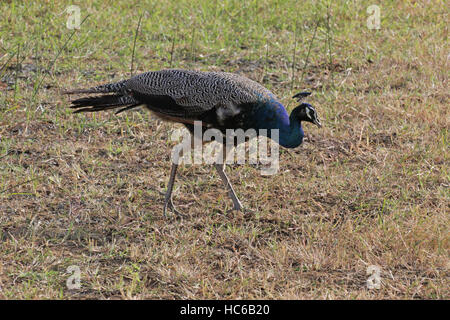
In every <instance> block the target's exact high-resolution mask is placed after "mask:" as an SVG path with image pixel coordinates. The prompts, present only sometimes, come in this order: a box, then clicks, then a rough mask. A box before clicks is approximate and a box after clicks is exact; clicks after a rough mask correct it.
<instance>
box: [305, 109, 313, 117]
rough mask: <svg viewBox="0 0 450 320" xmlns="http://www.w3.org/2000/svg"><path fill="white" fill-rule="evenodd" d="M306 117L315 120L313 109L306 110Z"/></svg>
mask: <svg viewBox="0 0 450 320" xmlns="http://www.w3.org/2000/svg"><path fill="white" fill-rule="evenodd" d="M306 115H307V116H308V118H310V119H311V120H313V118H312V116H311V109H310V108H308V107H307V108H306Z"/></svg>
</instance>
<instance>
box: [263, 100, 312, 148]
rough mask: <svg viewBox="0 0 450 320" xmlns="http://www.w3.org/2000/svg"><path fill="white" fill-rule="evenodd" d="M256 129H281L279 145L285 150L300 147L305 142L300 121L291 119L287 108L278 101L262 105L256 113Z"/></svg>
mask: <svg viewBox="0 0 450 320" xmlns="http://www.w3.org/2000/svg"><path fill="white" fill-rule="evenodd" d="M255 116H256V117H255V118H256V124H255V125H256V127H257V128H260V129H268V136H269V137H271V134H270V129H279V144H280V145H281V146H283V147H285V148H295V147H298V146H299V145H300V144H301V143H302V141H303V136H304V133H303V129H302V125H301V123H300V121H298V120H297V119H291V118H290V117H289V115H288V113H287V111H286V109H285V107H284V106H283V105H282V104H281V103H279V102H278V101H275V100H272V101H269V102H264V103H262V104H261V105H260V106H259V108H257V111H256V115H255Z"/></svg>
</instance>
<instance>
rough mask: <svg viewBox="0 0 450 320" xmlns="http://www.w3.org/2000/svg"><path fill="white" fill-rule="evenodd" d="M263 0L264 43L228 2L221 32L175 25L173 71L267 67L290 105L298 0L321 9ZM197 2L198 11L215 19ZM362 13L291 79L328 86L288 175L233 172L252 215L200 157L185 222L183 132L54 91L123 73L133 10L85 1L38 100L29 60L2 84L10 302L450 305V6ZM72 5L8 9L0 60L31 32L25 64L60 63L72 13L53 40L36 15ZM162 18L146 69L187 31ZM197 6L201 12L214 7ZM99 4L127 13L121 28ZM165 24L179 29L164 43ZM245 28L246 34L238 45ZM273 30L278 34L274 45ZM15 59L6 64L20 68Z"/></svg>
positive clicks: (284, 154) (0, 169)
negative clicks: (374, 282)
mask: <svg viewBox="0 0 450 320" xmlns="http://www.w3.org/2000/svg"><path fill="white" fill-rule="evenodd" d="M261 3H262V4H261V7H262V8H264V6H266V7H265V8H271V9H270V11H264V10H259V11H258V10H256V9H255V12H257V15H256V16H257V17H259V18H260V19H262V22H261V24H262V26H263V27H264V30H265V34H262V35H261V39H260V40H258V39H256V40H255V38H254V37H253V36H251V35H248V38H246V37H247V33H245V32H243V31H242V30H244V31H245V30H249V28H250V27H249V26H248V25H247V24H246V23H247V22H246V21H245V19H246V18H245V17H243V16H240V14H239V11H238V10H237V7H235V5H232V4H230V5H229V8H227V12H228V13H229V14H230V15H231V16H233V15H234V16H233V17H237V18H233V19H231V18H227V17H228V16H227V15H226V14H225V13H223V12H222V13H223V15H219V18H217V21H215V22H214V23H213V22H211V23H212V24H216V25H217V26H218V28H219V29H220V28H222V29H220V30H225V31H222V32H223V34H222V35H221V36H220V37H219V38H218V40H217V41H218V42H217V43H216V42H213V43H211V40H209V41H210V42H208V41H207V40H206V38H204V34H203V33H201V30H203V29H202V28H204V29H205V30H213V28H214V26H213V25H210V24H209V22H208V23H204V24H203V25H202V26H198V28H199V29H198V30H199V31H197V36H196V38H194V40H195V41H191V35H192V28H191V27H190V25H183V26H179V28H180V29H181V30H178V33H177V35H178V37H179V38H180V39H179V41H178V40H177V42H176V46H175V50H176V52H175V53H176V55H175V56H174V58H175V59H174V64H175V65H176V66H178V67H185V68H198V69H202V70H217V69H220V70H227V71H237V72H242V73H243V74H246V75H247V76H249V77H251V78H253V79H257V80H260V79H263V82H264V84H265V85H267V86H269V87H270V88H271V89H272V90H273V91H274V92H276V94H277V95H278V96H279V97H280V98H281V99H282V101H283V102H285V104H286V105H288V106H289V107H290V108H292V107H293V106H294V104H293V101H291V99H290V96H292V94H293V92H291V91H290V83H291V82H290V81H291V79H290V74H291V68H290V63H292V62H291V61H290V60H289V59H290V58H291V53H292V48H293V45H292V44H293V35H292V33H289V32H288V31H289V30H291V29H289V28H290V26H292V21H293V20H292V19H293V17H295V16H296V15H297V14H299V12H304V13H305V15H304V17H308V19H306V18H305V21H304V23H305V26H308V24H310V25H311V26H312V25H313V23H312V22H311V21H314V17H315V16H314V15H313V14H312V13H311V12H310V11H308V10H310V9H311V7H314V6H313V5H312V4H310V3H309V4H308V6H306V7H303V6H302V7H299V5H298V4H297V5H296V4H294V3H291V4H289V3H286V4H285V5H279V6H275V5H274V6H272V5H271V2H270V1H266V2H261ZM200 4H203V5H204V6H205V8H206V9H204V11H202V12H203V15H206V16H208V15H214V12H217V11H214V10H215V9H214V7H213V6H212V7H210V5H208V4H205V3H204V2H203V1H199V2H198V4H196V5H197V6H200ZM370 4H371V3H370ZM368 5H369V4H366V3H364V4H363V3H361V4H358V5H354V6H353V7H351V8H343V7H340V5H338V4H334V5H333V6H332V8H331V11H332V13H333V19H334V20H333V21H334V24H333V29H332V30H333V35H332V36H333V52H332V61H333V65H332V66H330V65H328V53H327V52H326V51H325V48H326V46H324V45H323V43H324V38H325V36H324V30H325V28H322V27H321V30H320V32H319V33H318V34H319V36H318V39H317V44H316V45H315V46H314V47H313V50H312V53H311V59H310V63H309V65H308V66H307V69H306V70H307V72H306V75H305V82H304V83H299V82H298V80H297V82H295V83H294V84H295V87H294V88H295V89H294V90H296V91H300V90H302V89H305V88H307V89H308V88H312V89H313V90H314V95H313V96H312V97H310V98H309V100H308V101H309V102H311V103H312V104H313V105H315V106H316V107H317V109H318V111H319V114H320V115H321V118H322V122H323V124H324V128H322V129H320V130H319V129H317V128H315V127H312V126H309V125H308V124H306V125H304V127H305V132H306V139H305V142H304V144H303V145H302V146H301V147H300V148H298V149H296V150H282V151H281V155H280V171H279V173H278V174H277V175H274V176H270V177H262V176H261V175H260V174H259V169H258V168H256V167H254V166H250V165H243V166H238V165H232V166H229V167H228V169H227V172H228V174H229V176H230V179H231V181H232V183H233V185H234V186H235V189H236V191H237V193H238V195H240V197H241V198H242V200H243V203H244V206H246V207H247V208H250V209H251V210H252V211H251V212H245V213H240V212H232V211H229V209H230V208H231V201H230V200H229V199H228V197H227V194H226V192H225V191H224V190H223V188H222V184H221V181H220V180H219V178H218V177H217V175H216V174H215V172H214V171H213V170H212V168H210V167H207V166H186V167H182V168H181V169H180V171H179V175H178V178H177V183H176V189H175V194H174V202H175V204H176V205H177V207H178V209H180V210H181V211H183V212H184V213H186V214H187V217H186V218H184V219H181V220H180V219H169V220H166V219H164V218H163V216H162V205H163V196H162V194H161V193H162V192H164V191H165V187H166V183H167V180H168V173H169V169H170V164H171V163H170V158H169V157H170V150H171V149H170V147H171V143H169V142H168V136H169V134H170V132H171V130H172V129H173V128H174V126H173V125H172V124H166V123H162V122H160V121H159V120H157V119H155V118H153V117H152V116H151V115H149V113H147V112H145V111H143V110H140V111H137V112H131V113H128V114H123V115H120V116H114V115H113V114H109V113H103V114H96V115H73V114H71V113H70V112H69V111H68V110H67V105H68V103H67V100H66V99H65V97H62V96H61V95H60V94H59V90H60V89H61V88H71V87H74V86H75V87H82V86H85V85H86V84H87V83H88V84H89V85H94V84H97V83H103V82H106V81H110V79H111V78H112V77H113V78H114V79H120V78H122V77H126V76H127V70H128V62H129V58H130V57H129V52H130V50H129V47H127V46H129V44H130V43H132V41H133V32H132V31H131V30H134V28H135V25H136V21H137V18H136V17H135V16H134V15H133V13H132V12H131V9H130V8H127V7H125V6H124V5H120V6H122V8H121V9H118V8H109V9H108V10H109V11H105V12H103V11H101V10H100V9H99V8H97V7H96V6H94V5H93V4H92V5H90V6H88V5H86V6H87V7H88V8H89V10H90V12H91V13H93V16H91V17H90V18H89V19H88V20H87V22H86V25H85V26H83V28H82V29H81V30H80V32H79V36H78V40H74V41H76V42H75V43H76V45H72V46H69V48H68V49H67V50H64V51H63V54H62V55H61V57H60V59H59V60H58V62H57V63H56V65H55V67H54V68H53V69H52V70H51V72H50V73H49V75H48V76H47V77H46V79H45V81H44V84H45V85H46V86H47V88H46V87H45V86H44V87H43V88H42V89H41V90H39V92H38V94H37V97H36V101H35V102H33V101H30V97H31V95H32V91H33V82H31V80H30V79H33V77H34V76H35V74H34V73H33V72H31V73H29V74H26V73H25V71H26V70H25V71H23V73H22V75H24V74H25V75H26V77H25V78H19V80H18V82H17V83H18V89H16V90H13V87H14V86H13V85H11V84H9V88H10V89H9V90H7V87H8V83H7V79H6V78H3V82H0V85H2V86H3V87H4V91H3V93H2V96H1V99H0V103H1V105H0V137H1V145H0V157H1V159H0V178H1V183H0V239H1V243H0V252H1V259H0V298H4V299H12V298H16V299H35V298H52V299H53V298H62V299H87V298H100V299H102V298H130V299H142V298H150V299H160V298H163V299H164V298H167V299H174V298H175V299H185V298H188V299H240V298H247V299H324V298H326V299H448V297H449V271H448V267H449V262H448V261H449V260H448V259H449V242H448V241H449V237H448V223H449V219H448V212H449V176H448V163H449V156H448V155H449V153H448V128H449V118H450V115H449V113H450V112H449V108H448V105H449V101H448V98H449V94H448V57H447V53H448V52H447V51H448V46H447V45H446V39H447V35H448V27H447V25H446V24H445V23H442V22H440V21H441V20H440V19H442V18H443V17H447V13H446V12H448V11H445V7H444V5H443V4H441V5H434V4H433V5H431V4H430V5H424V4H420V3H419V4H418V5H415V6H414V4H412V3H408V2H405V3H402V4H391V5H384V6H383V7H382V14H383V20H382V29H381V30H379V31H374V30H368V29H367V28H366V27H365V19H366V13H365V9H366V7H367V6H368ZM54 6H56V5H54ZM161 6H163V5H161ZM166 6H177V4H176V3H175V2H174V3H170V4H166ZM290 6H292V7H290ZM100 7H101V5H100ZM102 8H103V7H102ZM183 8H184V7H183ZM233 8H234V9H236V12H238V13H236V12H235V11H233ZM314 8H315V7H314ZM318 8H319V9H317V10H319V11H318V12H319V13H321V16H323V11H320V10H322V9H320V7H318ZM63 9H64V5H60V6H58V7H53V8H49V7H42V6H41V5H40V4H34V5H33V6H31V5H30V6H29V7H28V9H26V10H28V11H27V12H26V13H23V12H22V11H21V10H25V9H24V8H20V6H18V5H17V6H16V7H15V8H12V7H11V6H10V5H7V4H2V5H1V6H0V10H1V11H2V12H5V16H7V19H6V20H7V21H8V23H9V28H10V29H9V31H10V32H9V33H7V32H3V33H1V34H0V35H1V42H0V45H1V46H0V56H3V58H2V60H0V66H1V65H3V63H5V61H6V59H7V58H6V56H4V55H5V53H7V52H12V51H14V49H15V48H16V46H15V45H12V44H11V45H7V43H6V41H7V40H8V39H10V37H14V39H15V40H16V41H17V43H21V44H22V45H23V46H24V47H26V46H25V44H26V43H31V45H29V46H28V48H25V49H23V55H22V57H23V58H24V59H25V60H24V61H23V64H26V63H28V64H32V65H38V66H39V67H40V68H45V66H48V62H49V61H51V60H52V58H51V57H54V55H55V53H56V49H51V48H54V47H53V46H52V45H51V44H50V43H56V47H57V48H59V47H58V46H59V45H60V40H58V41H56V40H55V41H53V40H52V39H53V38H55V39H58V38H57V36H58V35H59V36H61V35H60V33H62V34H63V35H64V37H66V38H67V36H68V34H70V32H69V31H67V30H64V29H63V28H62V29H61V27H58V23H62V24H63V23H64V17H60V18H57V19H56V18H55V20H52V21H53V22H52V23H53V24H54V26H53V25H51V24H50V22H48V24H47V26H48V28H49V30H51V32H48V33H46V35H47V37H48V38H45V39H44V40H45V41H44V40H43V41H40V40H39V39H40V36H39V35H40V32H41V31H40V30H41V29H40V27H39V22H40V21H48V20H46V19H44V18H43V17H45V15H46V14H51V15H52V14H53V13H54V12H58V13H59V12H60V11H62V10H63ZM103 9H104V8H103ZM447 9H448V8H447ZM180 10H181V9H180ZM183 10H185V9H183ZM208 10H209V11H208ZM277 10H279V11H280V12H281V11H283V10H284V11H283V12H285V14H284V15H283V14H281V13H279V12H278V11H277ZM290 10H292V11H293V12H294V13H291V11H290ZM302 10H303V11H302ZM352 10H353V11H352ZM13 11H14V12H13ZM154 12H155V13H150V15H153V16H152V17H148V16H146V17H145V18H144V20H143V25H142V31H141V36H140V37H139V39H140V40H138V41H141V45H140V46H139V47H138V48H137V50H136V52H137V57H136V61H137V63H138V68H139V70H140V71H145V70H150V69H159V68H162V67H167V65H166V64H167V61H168V59H169V58H168V54H167V52H168V50H170V48H171V46H172V42H171V41H170V32H175V28H170V27H167V26H168V25H169V26H171V23H172V22H174V21H173V20H172V19H169V18H167V17H166V18H165V16H164V14H163V12H166V11H164V10H163V9H160V11H158V10H156V9H155V11H154ZM171 12H175V11H171ZM180 12H181V11H180ZM183 12H184V11H183ZM187 12H188V13H186V14H187V15H189V14H192V15H193V17H194V18H195V17H197V19H199V20H198V21H200V20H201V18H200V17H201V15H202V13H201V11H195V10H194V11H192V12H194V13H192V12H191V11H189V10H187ZM189 12H191V13H189ZM205 12H206V13H205ZM267 12H269V13H267ZM8 13H9V14H8ZM32 13H33V14H34V15H32ZM165 14H166V15H167V16H168V17H170V13H165ZM177 14H182V13H177ZM105 15H106V16H111V17H116V18H117V19H118V18H119V17H120V18H123V19H118V20H120V22H117V23H116V24H115V22H114V23H113V22H112V20H114V19H111V20H105V19H106V18H105ZM275 16H278V18H275V19H273V17H275ZM281 16H283V17H284V18H285V19H286V21H287V22H286V23H287V26H286V25H283V24H281V23H280V22H279V19H281ZM355 16H356V17H357V18H355ZM407 16H408V17H407ZM127 17H128V18H129V19H125V18H127ZM133 17H134V18H133ZM41 19H43V20H41ZM152 19H153V20H152ZM155 19H160V20H157V21H159V24H158V23H157V22H155ZM164 19H168V20H164ZM229 19H231V20H229ZM236 19H241V20H236ZM277 19H278V20H277ZM289 19H291V20H289ZM355 19H356V20H355ZM148 20H152V21H153V23H152V24H149V23H147V24H146V22H145V21H148ZM445 20H446V19H444V21H445ZM102 21H107V22H105V23H106V24H107V25H105V26H102V25H101V24H102V23H101V22H102ZM208 21H209V20H208ZM20 23H22V26H23V29H20V26H19V25H20ZM97 23H98V24H99V25H97V26H95V25H96V24H97ZM164 23H166V24H164ZM174 23H175V22H174ZM110 24H112V26H111V25H110ZM200 24H201V23H200V22H198V25H200ZM0 25H1V26H2V27H3V26H4V25H5V24H4V23H3V22H1V24H0ZM63 25H64V24H63ZM155 25H156V26H155ZM127 26H128V27H127ZM133 26H134V27H133ZM162 26H166V27H167V30H169V31H167V32H168V33H166V34H164V37H158V35H159V34H162V33H161V29H163V27H162ZM84 28H85V29H84ZM152 28H156V29H152ZM183 28H185V29H183ZM286 28H287V29H286ZM54 29H55V30H54ZM45 30H47V29H45ZM89 30H92V33H89ZM99 30H100V31H99ZM183 31H184V32H183ZM210 32H212V31H210ZM249 32H250V31H249ZM312 32H313V30H312V28H309V29H308V28H306V27H305V29H304V30H303V33H302V37H303V38H304V39H305V41H304V42H303V43H299V44H298V48H299V52H298V53H297V57H298V59H299V60H298V61H297V65H296V73H297V75H300V74H301V72H302V68H303V66H304V63H303V62H304V57H305V56H306V50H307V45H306V40H309V39H310V38H311V36H312ZM236 34H240V35H241V37H242V40H241V42H240V43H235V42H232V41H231V40H230V39H233V36H235V35H236ZM118 35H120V37H119V36H118ZM266 36H267V37H271V38H272V39H274V38H277V39H279V41H280V42H279V43H278V42H277V43H271V49H270V51H269V55H268V57H265V49H264V45H265V43H266V40H265V37H266ZM108 37H109V38H108ZM165 37H168V38H169V40H167V39H168V38H165ZM66 38H63V39H66ZM76 38H77V37H76ZM122 38H126V39H125V40H124V39H122ZM20 41H22V42H20ZM52 41H53V42H52ZM83 41H84V42H83ZM111 43H114V45H115V46H113V47H112V46H111V45H110V44H111ZM223 44H225V45H226V47H225V48H226V49H225V50H222V51H220V49H221V48H222V45H223ZM244 44H247V45H244ZM157 45H158V46H163V49H161V50H160V49H156V48H157ZM192 45H194V46H195V48H194V49H195V50H193V49H192ZM33 46H36V48H37V49H36V50H37V51H38V52H41V53H42V55H41V56H40V59H37V58H33V56H35V55H33V50H34V49H33ZM158 48H159V47H158ZM164 48H165V49H164ZM158 50H160V51H158ZM191 54H195V55H196V57H197V58H196V60H193V59H192V57H191ZM302 59H303V60H302ZM15 61H16V59H15V58H12V59H11V61H10V64H8V65H7V67H6V68H5V69H4V71H3V74H2V75H3V76H4V75H5V74H6V75H9V76H10V78H9V79H12V78H11V77H13V78H14V65H15V63H16V62H15ZM19 61H20V59H19ZM163 63H165V65H164V66H163V65H162V64H163ZM8 66H9V67H8ZM70 265H76V266H79V267H80V270H81V289H78V290H69V289H67V288H66V280H67V278H68V277H69V274H67V272H66V270H67V267H68V266H70ZM370 265H376V266H379V267H380V268H381V281H382V283H381V288H380V289H379V290H369V289H368V288H367V286H366V280H367V278H368V275H367V274H366V271H367V268H368V266H370Z"/></svg>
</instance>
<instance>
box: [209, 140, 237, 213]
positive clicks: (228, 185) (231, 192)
mask: <svg viewBox="0 0 450 320" xmlns="http://www.w3.org/2000/svg"><path fill="white" fill-rule="evenodd" d="M222 155H223V159H222V160H223V161H222V162H221V163H215V164H214V167H215V168H216V170H217V173H218V174H219V176H220V178H221V179H222V181H223V183H224V184H225V187H226V188H227V190H228V195H229V196H230V198H231V200H232V201H233V208H234V210H239V211H242V209H243V207H242V203H241V202H240V201H239V199H238V197H237V196H236V192H234V189H233V186H232V185H231V183H230V180H229V179H228V177H227V174H226V173H225V162H226V161H225V160H226V147H225V145H224V146H223V152H222Z"/></svg>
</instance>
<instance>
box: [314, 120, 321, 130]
mask: <svg viewBox="0 0 450 320" xmlns="http://www.w3.org/2000/svg"><path fill="white" fill-rule="evenodd" d="M313 123H314V124H315V125H316V126H318V127H319V128H322V124H321V123H320V120H319V118H316V119H314V122H313Z"/></svg>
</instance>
